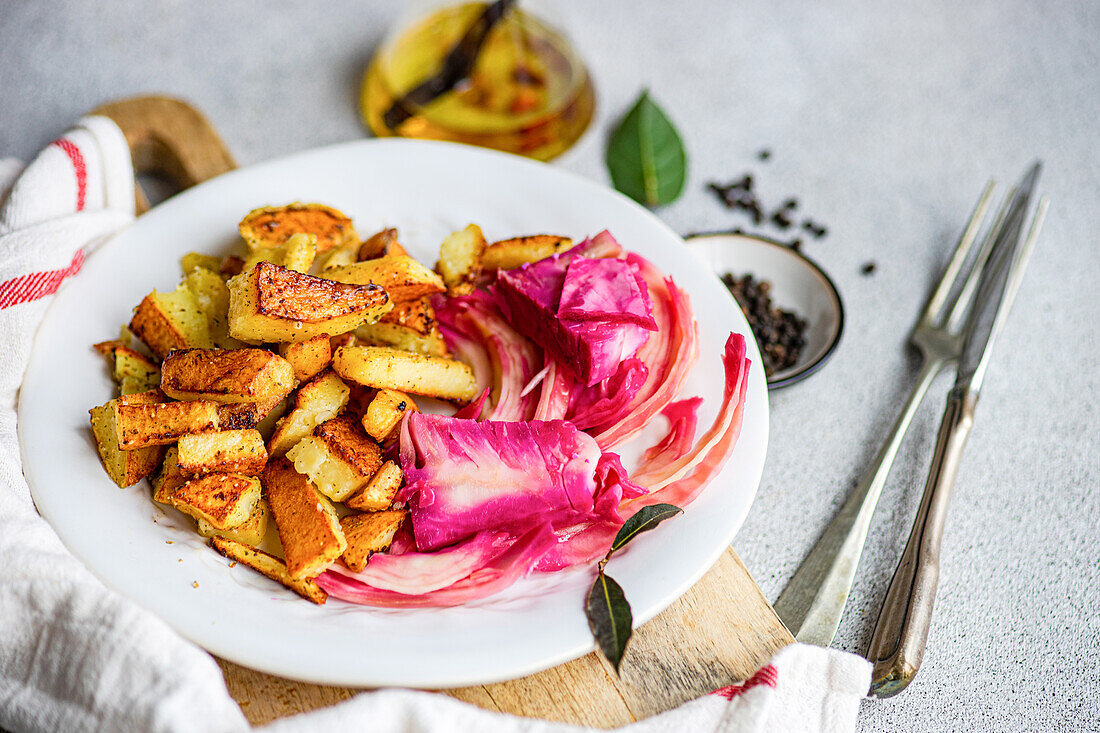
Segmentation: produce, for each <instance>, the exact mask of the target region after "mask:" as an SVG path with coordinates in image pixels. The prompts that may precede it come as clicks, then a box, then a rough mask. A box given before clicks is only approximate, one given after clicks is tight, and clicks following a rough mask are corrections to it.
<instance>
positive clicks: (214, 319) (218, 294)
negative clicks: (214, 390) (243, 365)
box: [183, 267, 244, 349]
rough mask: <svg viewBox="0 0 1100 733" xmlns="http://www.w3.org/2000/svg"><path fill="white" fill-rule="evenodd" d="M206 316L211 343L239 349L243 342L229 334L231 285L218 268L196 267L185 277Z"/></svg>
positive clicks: (219, 346)
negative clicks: (228, 284)
mask: <svg viewBox="0 0 1100 733" xmlns="http://www.w3.org/2000/svg"><path fill="white" fill-rule="evenodd" d="M183 282H184V284H185V285H186V286H187V287H188V289H189V290H190V291H191V295H192V296H194V298H195V305H196V306H198V309H199V311H200V312H201V313H202V315H203V317H204V318H206V325H207V329H208V330H209V332H210V343H211V344H213V345H214V346H215V347H217V348H219V349H238V348H240V347H242V346H244V344H243V343H241V342H240V341H238V340H237V339H235V338H233V337H232V336H230V335H229V286H227V285H226V284H225V280H224V279H223V278H222V276H221V274H220V273H218V272H217V271H216V270H209V269H207V268H205V267H195V268H194V269H192V270H191V271H190V272H188V273H187V274H186V275H185V276H184V278H183Z"/></svg>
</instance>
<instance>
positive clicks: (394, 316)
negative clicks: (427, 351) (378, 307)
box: [378, 297, 436, 336]
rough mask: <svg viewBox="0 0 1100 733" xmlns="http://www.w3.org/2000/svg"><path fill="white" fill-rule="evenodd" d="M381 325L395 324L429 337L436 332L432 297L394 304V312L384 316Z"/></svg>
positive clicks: (380, 320) (380, 321)
mask: <svg viewBox="0 0 1100 733" xmlns="http://www.w3.org/2000/svg"><path fill="white" fill-rule="evenodd" d="M378 322H379V323H393V324H395V325H398V326H404V327H405V328H408V329H411V330H413V331H416V333H418V334H420V335H421V336H427V335H428V334H430V333H432V332H433V331H435V330H436V325H435V308H433V307H432V302H431V298H430V297H424V298H419V299H417V300H407V301H404V302H401V303H394V304H393V310H391V311H390V312H389V313H387V314H386V315H384V316H382V317H381V318H380V319H379V320H378Z"/></svg>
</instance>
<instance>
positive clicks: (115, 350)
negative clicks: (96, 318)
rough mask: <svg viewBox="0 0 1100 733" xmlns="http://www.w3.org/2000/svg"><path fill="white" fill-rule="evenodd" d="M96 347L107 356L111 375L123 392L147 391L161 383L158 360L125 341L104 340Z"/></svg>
mask: <svg viewBox="0 0 1100 733" xmlns="http://www.w3.org/2000/svg"><path fill="white" fill-rule="evenodd" d="M95 349H96V351H98V352H99V353H101V354H103V355H104V356H106V357H107V360H108V361H109V362H110V364H111V376H112V377H113V378H114V380H115V382H116V383H117V384H118V386H119V389H120V390H121V392H122V394H124V395H128V394H137V393H138V392H147V391H149V390H151V389H154V388H156V387H157V385H159V384H160V367H159V366H157V364H156V362H154V361H153V360H152V359H151V358H149V357H148V356H146V355H145V354H142V353H141V352H140V351H137V350H135V349H132V348H130V347H129V346H127V345H126V344H125V343H124V342H123V341H103V342H101V343H98V344H96V345H95Z"/></svg>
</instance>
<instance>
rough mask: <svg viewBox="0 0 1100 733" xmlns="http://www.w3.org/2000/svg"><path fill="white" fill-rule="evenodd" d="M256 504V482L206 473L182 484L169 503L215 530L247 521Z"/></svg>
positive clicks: (257, 495) (245, 477) (255, 480)
mask: <svg viewBox="0 0 1100 733" xmlns="http://www.w3.org/2000/svg"><path fill="white" fill-rule="evenodd" d="M259 500H260V480H259V479H257V478H255V477H253V476H241V475H240V474H236V473H208V474H206V475H204V476H198V477H195V478H190V479H188V480H187V481H185V482H184V484H183V485H182V486H180V487H179V488H177V489H176V490H175V492H174V493H173V494H172V498H171V499H170V500H169V501H170V503H171V504H172V506H174V507H175V508H176V509H179V510H180V511H181V512H183V513H184V514H187V515H189V516H191V517H194V518H195V519H201V520H203V521H205V522H207V523H209V524H210V525H211V526H213V527H214V528H215V529H229V528H230V527H236V526H238V525H240V524H243V523H244V522H246V521H248V517H249V515H251V514H252V510H253V509H255V508H256V502H257V501H259Z"/></svg>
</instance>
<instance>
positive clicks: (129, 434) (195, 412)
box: [114, 400, 218, 450]
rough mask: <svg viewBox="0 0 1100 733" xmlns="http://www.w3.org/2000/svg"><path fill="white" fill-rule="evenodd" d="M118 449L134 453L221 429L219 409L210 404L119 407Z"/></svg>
mask: <svg viewBox="0 0 1100 733" xmlns="http://www.w3.org/2000/svg"><path fill="white" fill-rule="evenodd" d="M114 411H115V429H116V433H117V435H118V446H119V447H120V448H122V450H134V449H135V448H145V447H147V446H150V445H167V444H168V443H175V442H176V441H177V440H179V437H180V436H181V435H186V434H187V433H201V432H204V431H207V430H217V429H218V406H217V404H216V403H214V402H210V401H208V400H195V401H193V402H156V403H147V404H122V403H117V404H115V408H114Z"/></svg>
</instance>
